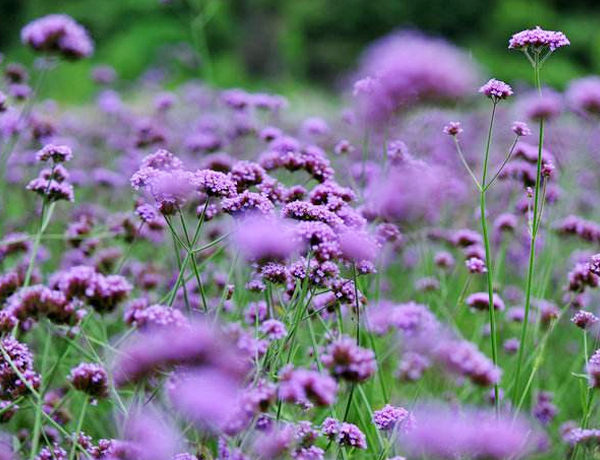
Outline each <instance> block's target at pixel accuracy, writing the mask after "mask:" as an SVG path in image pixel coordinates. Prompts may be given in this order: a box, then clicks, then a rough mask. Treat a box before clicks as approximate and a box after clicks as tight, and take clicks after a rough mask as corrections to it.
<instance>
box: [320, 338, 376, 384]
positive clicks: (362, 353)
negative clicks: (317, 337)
mask: <svg viewBox="0 0 600 460" xmlns="http://www.w3.org/2000/svg"><path fill="white" fill-rule="evenodd" d="M321 359H322V361H323V364H324V365H325V367H327V368H328V369H329V371H330V372H331V374H332V375H333V376H334V377H337V378H341V379H344V380H348V381H350V382H363V381H365V380H367V379H369V378H370V377H371V376H372V375H373V374H374V373H375V372H376V371H377V361H376V360H375V354H374V353H373V351H372V350H369V349H366V348H362V347H359V346H358V345H356V343H355V341H354V340H352V339H351V338H350V337H342V338H341V339H339V340H337V341H335V342H333V343H332V344H330V345H329V346H328V347H327V349H326V350H325V352H324V353H323V355H322V356H321Z"/></svg>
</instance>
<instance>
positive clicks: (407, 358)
mask: <svg viewBox="0 0 600 460" xmlns="http://www.w3.org/2000/svg"><path fill="white" fill-rule="evenodd" d="M430 367H431V361H430V360H429V358H427V357H426V356H424V355H421V354H419V353H413V352H407V353H404V354H403V355H402V359H401V360H400V363H399V364H398V370H397V371H396V376H397V377H398V379H400V380H401V381H403V382H415V381H417V380H420V379H421V377H422V376H423V373H424V372H425V371H426V370H427V369H429V368H430Z"/></svg>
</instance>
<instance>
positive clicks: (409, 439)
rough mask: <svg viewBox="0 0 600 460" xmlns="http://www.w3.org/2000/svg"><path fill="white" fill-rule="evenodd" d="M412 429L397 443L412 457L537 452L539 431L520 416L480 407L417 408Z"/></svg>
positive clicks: (493, 458)
mask: <svg viewBox="0 0 600 460" xmlns="http://www.w3.org/2000/svg"><path fill="white" fill-rule="evenodd" d="M413 413H414V417H415V425H414V427H413V429H411V430H409V431H407V432H406V433H403V434H402V435H401V436H400V439H399V442H400V445H401V446H403V447H406V449H407V450H408V452H410V453H411V455H414V456H425V457H427V458H431V459H440V460H441V459H450V458H456V457H462V458H481V459H483V458H485V459H489V460H502V459H505V458H526V456H527V455H529V454H531V453H533V452H535V451H536V449H537V447H538V444H539V442H540V438H541V434H540V433H539V432H537V431H535V429H534V427H533V426H531V425H530V424H529V423H527V422H526V421H525V420H523V419H521V418H516V419H513V417H512V416H509V415H504V414H500V415H499V416H496V414H494V413H492V412H488V411H483V410H470V409H465V410H459V411H457V410H450V409H446V408H442V407H430V408H423V409H417V410H415V411H414V412H413Z"/></svg>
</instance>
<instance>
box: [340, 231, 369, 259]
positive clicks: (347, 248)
mask: <svg viewBox="0 0 600 460" xmlns="http://www.w3.org/2000/svg"><path fill="white" fill-rule="evenodd" d="M339 245H340V252H341V255H342V257H343V258H344V259H346V260H349V261H351V262H355V263H358V262H362V261H370V262H373V261H374V260H375V258H376V256H377V253H378V249H379V247H378V245H377V243H376V242H375V240H374V239H373V238H372V237H371V236H370V235H368V234H367V233H365V232H360V231H354V230H347V231H344V232H342V233H341V234H340V235H339Z"/></svg>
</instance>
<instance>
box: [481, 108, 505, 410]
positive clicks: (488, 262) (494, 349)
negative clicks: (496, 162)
mask: <svg viewBox="0 0 600 460" xmlns="http://www.w3.org/2000/svg"><path fill="white" fill-rule="evenodd" d="M495 114H496V102H494V105H493V108H492V116H491V118H490V127H489V130H488V138H487V144H486V147H485V158H484V161H483V174H482V179H481V188H480V191H481V192H480V196H479V197H480V200H479V204H480V208H481V229H482V233H483V242H484V245H485V259H486V266H487V288H488V299H489V309H488V311H489V317H490V342H491V346H492V361H493V363H494V366H497V365H498V343H497V337H496V315H495V311H494V275H493V263H492V251H491V249H490V237H489V232H488V223H487V215H486V200H485V198H486V191H487V188H486V176H487V170H488V163H489V156H490V146H491V142H492V129H493V126H494V116H495ZM499 396H500V395H499V391H498V384H497V383H495V384H494V407H495V409H496V413H498V411H499V407H500V406H499V404H500V401H499V399H500V398H499Z"/></svg>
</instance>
